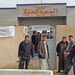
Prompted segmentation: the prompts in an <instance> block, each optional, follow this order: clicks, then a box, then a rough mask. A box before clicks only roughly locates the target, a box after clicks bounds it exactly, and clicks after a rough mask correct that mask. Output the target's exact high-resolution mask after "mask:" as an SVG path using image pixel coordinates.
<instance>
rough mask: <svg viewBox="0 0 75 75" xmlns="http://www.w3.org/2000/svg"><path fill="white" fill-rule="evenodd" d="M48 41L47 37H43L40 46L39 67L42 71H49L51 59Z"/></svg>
mask: <svg viewBox="0 0 75 75" xmlns="http://www.w3.org/2000/svg"><path fill="white" fill-rule="evenodd" d="M46 40H47V38H46V35H43V40H42V41H40V42H39V44H38V57H39V66H40V69H41V70H48V69H49V63H48V58H50V57H49V51H48V45H47V42H46Z"/></svg>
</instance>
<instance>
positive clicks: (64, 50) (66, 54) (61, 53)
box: [56, 35, 75, 75]
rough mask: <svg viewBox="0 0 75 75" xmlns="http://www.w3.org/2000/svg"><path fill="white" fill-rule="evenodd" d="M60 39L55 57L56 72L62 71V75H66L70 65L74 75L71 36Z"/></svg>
mask: <svg viewBox="0 0 75 75" xmlns="http://www.w3.org/2000/svg"><path fill="white" fill-rule="evenodd" d="M68 39H69V42H68V41H67V39H66V37H65V36H64V37H62V41H61V42H59V43H58V44H57V48H56V50H57V56H58V57H59V64H58V72H61V71H62V70H63V73H64V75H68V73H69V71H70V69H71V67H72V65H73V71H74V75H75V41H74V39H73V35H69V36H68Z"/></svg>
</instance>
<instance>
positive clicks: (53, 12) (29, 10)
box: [17, 5, 66, 17]
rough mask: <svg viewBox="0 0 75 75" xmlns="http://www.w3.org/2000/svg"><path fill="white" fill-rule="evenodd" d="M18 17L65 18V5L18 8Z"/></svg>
mask: <svg viewBox="0 0 75 75" xmlns="http://www.w3.org/2000/svg"><path fill="white" fill-rule="evenodd" d="M17 8H18V10H19V14H18V17H44V16H66V5H29V6H18V7H17Z"/></svg>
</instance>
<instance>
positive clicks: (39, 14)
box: [0, 3, 75, 27]
mask: <svg viewBox="0 0 75 75" xmlns="http://www.w3.org/2000/svg"><path fill="white" fill-rule="evenodd" d="M74 20H75V6H67V4H66V3H51V4H17V7H16V8H0V25H1V26H9V25H15V24H18V25H20V26H31V25H52V26H53V27H56V25H75V21H74Z"/></svg>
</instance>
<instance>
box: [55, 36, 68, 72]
mask: <svg viewBox="0 0 75 75" xmlns="http://www.w3.org/2000/svg"><path fill="white" fill-rule="evenodd" d="M67 46H68V42H67V40H66V37H65V36H64V37H62V41H61V42H59V43H58V44H57V48H56V50H57V56H58V57H59V62H58V73H59V72H61V70H64V67H65V57H64V51H65V50H66V48H67Z"/></svg>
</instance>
